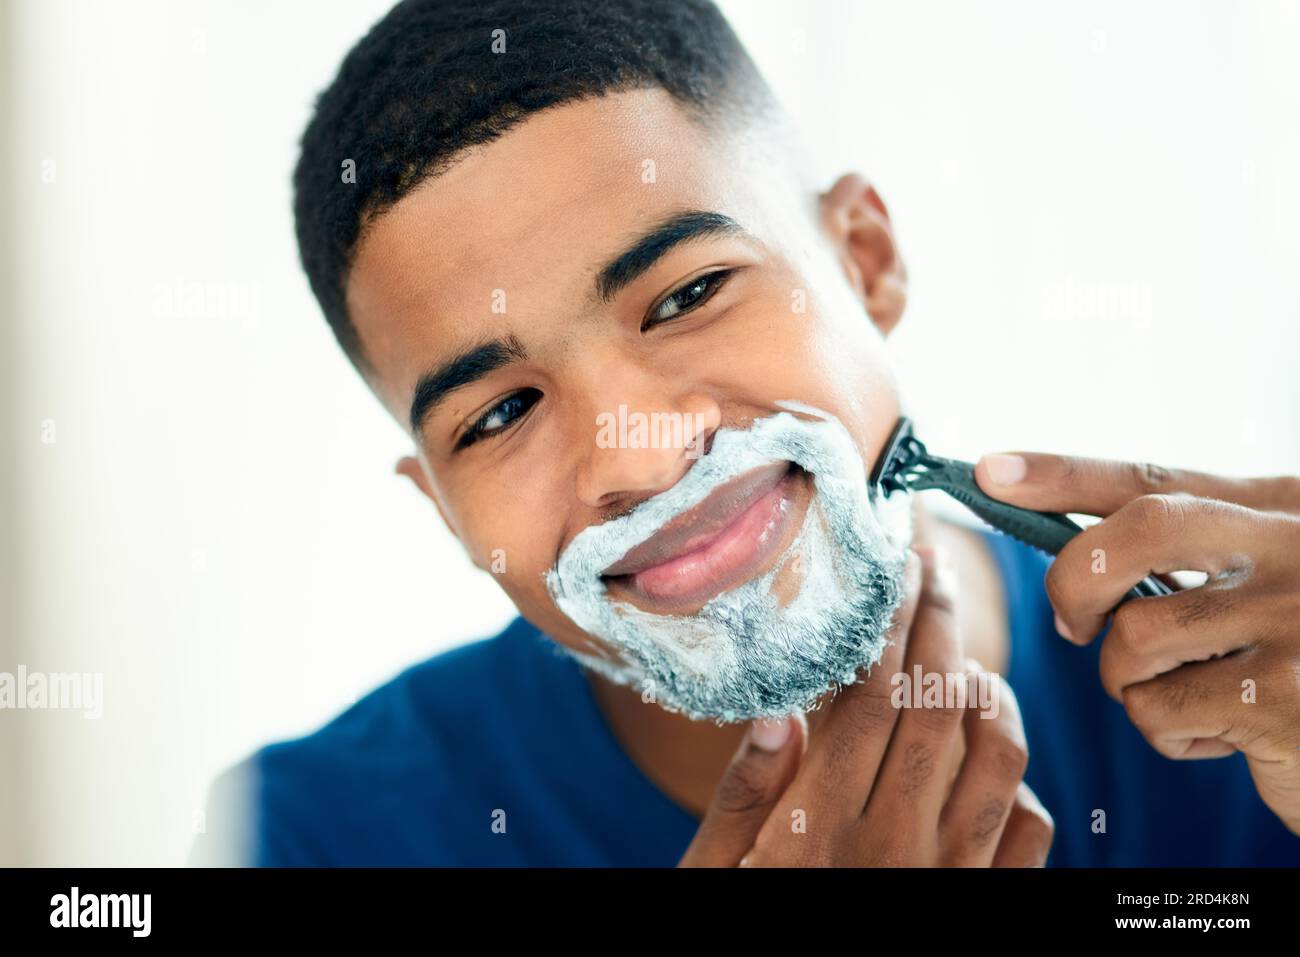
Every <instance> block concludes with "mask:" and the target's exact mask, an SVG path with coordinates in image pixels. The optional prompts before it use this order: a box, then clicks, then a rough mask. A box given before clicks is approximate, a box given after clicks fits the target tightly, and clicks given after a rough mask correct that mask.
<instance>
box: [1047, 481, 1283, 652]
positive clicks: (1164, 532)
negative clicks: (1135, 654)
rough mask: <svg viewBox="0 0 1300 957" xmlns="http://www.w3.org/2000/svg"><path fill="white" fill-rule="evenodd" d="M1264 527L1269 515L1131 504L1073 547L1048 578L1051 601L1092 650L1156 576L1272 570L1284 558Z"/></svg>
mask: <svg viewBox="0 0 1300 957" xmlns="http://www.w3.org/2000/svg"><path fill="white" fill-rule="evenodd" d="M1265 521H1267V514H1266V513H1260V512H1255V511H1252V510H1251V509H1248V508H1244V507H1242V506H1239V505H1233V504H1231V503H1229V502H1223V501H1216V500H1213V499H1204V498H1192V497H1190V496H1185V495H1146V496H1143V497H1141V498H1137V499H1134V500H1133V501H1131V502H1128V503H1127V504H1125V505H1124V506H1122V507H1121V508H1120V509H1119V510H1118V511H1116V512H1114V513H1113V514H1112V515H1110V516H1109V517H1108V518H1106V519H1105V520H1103V521H1101V522H1098V523H1097V524H1096V525H1093V526H1091V527H1089V528H1087V529H1085V530H1084V531H1082V532H1080V533H1079V534H1078V535H1076V536H1075V537H1074V538H1072V539H1071V540H1070V541H1069V542H1067V543H1066V545H1065V547H1064V548H1063V549H1061V552H1060V554H1059V555H1057V556H1056V560H1055V561H1054V562H1053V563H1052V567H1051V568H1050V569H1049V570H1048V573H1047V579H1046V582H1045V584H1046V587H1047V596H1048V598H1049V600H1050V601H1051V603H1052V607H1053V608H1055V609H1056V613H1057V615H1058V617H1059V619H1060V623H1061V624H1063V625H1064V631H1063V632H1062V633H1063V634H1064V635H1065V636H1066V637H1068V638H1069V639H1070V640H1071V641H1074V642H1075V643H1076V644H1087V643H1088V642H1089V641H1091V640H1092V639H1093V638H1094V637H1095V636H1096V634H1097V632H1098V631H1100V630H1101V628H1102V626H1103V625H1104V624H1105V623H1106V617H1107V615H1108V614H1109V613H1110V612H1111V610H1112V609H1113V608H1114V607H1115V606H1116V605H1117V604H1118V603H1119V602H1120V600H1121V599H1123V598H1124V596H1125V595H1126V594H1127V593H1128V591H1129V589H1131V588H1132V587H1133V586H1134V585H1136V584H1137V583H1138V582H1139V581H1141V580H1142V579H1143V578H1145V577H1146V576H1147V575H1150V574H1151V573H1153V572H1155V573H1163V572H1172V571H1179V570H1183V569H1188V570H1195V571H1203V572H1206V573H1207V574H1208V575H1210V576H1211V577H1214V576H1216V575H1221V574H1226V573H1228V572H1232V571H1240V570H1245V569H1248V568H1249V567H1251V566H1253V565H1254V564H1255V563H1257V562H1258V563H1265V564H1271V563H1273V562H1274V561H1276V560H1277V558H1278V557H1279V556H1275V555H1272V554H1271V550H1270V546H1269V544H1268V542H1267V539H1266V537H1263V536H1260V535H1259V534H1258V533H1259V530H1260V527H1261V523H1263V522H1265ZM1142 600H1143V601H1166V600H1167V599H1164V598H1160V599H1142ZM1058 627H1059V625H1058Z"/></svg>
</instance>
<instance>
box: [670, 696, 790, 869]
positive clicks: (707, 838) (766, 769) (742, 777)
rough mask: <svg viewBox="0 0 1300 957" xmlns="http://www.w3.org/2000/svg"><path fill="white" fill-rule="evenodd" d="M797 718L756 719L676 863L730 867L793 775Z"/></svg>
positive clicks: (747, 846)
mask: <svg viewBox="0 0 1300 957" xmlns="http://www.w3.org/2000/svg"><path fill="white" fill-rule="evenodd" d="M805 733H806V728H805V725H804V723H803V721H802V718H796V717H788V718H785V719H784V720H782V721H777V722H767V721H756V722H754V723H753V724H752V725H751V726H750V729H749V731H748V732H747V733H746V735H745V739H744V740H743V741H742V742H741V744H740V748H739V749H738V750H737V751H736V756H735V757H734V758H733V759H732V761H731V764H730V765H729V766H728V767H727V770H726V772H725V773H724V774H723V776H722V779H721V781H720V782H719V783H718V788H717V790H716V791H715V792H714V798H713V803H712V804H711V805H710V806H709V809H708V811H707V812H706V813H705V815H704V820H703V821H702V822H701V823H700V827H699V830H697V831H696V833H695V838H694V840H692V841H691V844H690V846H689V847H688V848H687V849H686V853H685V854H684V855H683V856H682V859H681V862H680V863H679V865H678V866H680V867H735V866H736V865H738V864H739V863H740V862H741V860H742V858H743V857H744V856H745V853H746V852H747V851H748V850H749V849H750V848H751V847H753V846H754V840H755V838H756V837H757V836H758V833H759V831H760V830H761V829H762V827H763V822H764V821H766V820H767V818H768V815H769V814H771V812H772V808H773V807H774V806H775V805H776V803H777V801H778V800H779V799H780V797H781V795H782V793H784V791H785V789H786V787H787V786H788V785H789V783H790V780H791V779H792V778H793V777H794V774H795V770H796V768H797V767H798V765H799V758H800V756H801V754H802V753H803V747H804V743H805Z"/></svg>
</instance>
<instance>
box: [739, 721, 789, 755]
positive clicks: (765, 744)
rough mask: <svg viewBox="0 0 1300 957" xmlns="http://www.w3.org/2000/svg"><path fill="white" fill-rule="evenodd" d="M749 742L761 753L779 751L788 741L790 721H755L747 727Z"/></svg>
mask: <svg viewBox="0 0 1300 957" xmlns="http://www.w3.org/2000/svg"><path fill="white" fill-rule="evenodd" d="M749 740H750V741H752V742H753V744H754V747H756V748H759V749H760V750H763V751H780V750H781V748H782V746H783V745H784V744H785V743H786V742H787V741H788V740H790V719H789V718H779V719H778V720H776V721H755V722H754V723H753V724H751V725H750V726H749Z"/></svg>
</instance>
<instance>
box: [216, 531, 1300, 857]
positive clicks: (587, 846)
mask: <svg viewBox="0 0 1300 957" xmlns="http://www.w3.org/2000/svg"><path fill="white" fill-rule="evenodd" d="M984 535H985V538H986V541H987V542H988V545H989V547H990V549H991V550H992V553H993V555H994V556H995V558H996V560H997V564H998V567H999V569H1000V570H1001V573H1002V580H1003V583H1004V587H1005V591H1006V599H1007V602H1006V604H1007V608H1008V611H1009V615H1010V634H1011V655H1010V665H1009V668H1008V673H1007V675H1006V678H1007V680H1008V682H1009V683H1010V685H1011V687H1012V689H1013V690H1014V691H1015V693H1016V696H1017V700H1018V701H1019V703H1020V708H1021V712H1022V715H1023V720H1024V723H1025V732H1026V735H1027V738H1028V742H1029V751H1030V760H1029V769H1028V771H1027V773H1026V780H1027V781H1028V783H1029V785H1030V787H1032V788H1033V789H1034V792H1035V793H1036V794H1037V795H1038V797H1039V799H1040V800H1041V801H1042V802H1043V805H1044V806H1045V807H1046V808H1047V809H1048V811H1050V812H1051V814H1052V816H1053V818H1054V819H1055V822H1056V840H1055V843H1054V845H1053V848H1052V852H1051V855H1050V857H1049V858H1048V864H1049V865H1063V866H1079V865H1094V866H1117V865H1118V866H1156V865H1210V866H1214V865H1292V866H1294V865H1297V864H1300V837H1297V836H1296V835H1294V834H1292V833H1291V832H1290V831H1288V830H1287V829H1286V827H1285V826H1283V824H1282V823H1281V822H1280V821H1279V820H1278V819H1277V817H1276V816H1275V815H1273V813H1272V812H1270V811H1269V810H1268V809H1267V808H1266V807H1265V806H1264V804H1263V802H1262V801H1261V800H1260V799H1259V796H1258V795H1257V794H1256V792H1255V788H1254V786H1253V784H1252V782H1251V777H1250V773H1249V769H1248V768H1247V765H1246V761H1245V758H1244V756H1242V755H1241V754H1234V755H1232V756H1231V757H1226V758H1217V759H1210V760H1201V761H1173V760H1170V759H1168V758H1165V757H1163V756H1161V755H1160V754H1159V753H1157V752H1156V751H1155V750H1154V749H1153V748H1152V747H1151V746H1150V745H1149V744H1147V742H1146V741H1145V740H1144V739H1143V738H1142V736H1141V734H1139V733H1138V731H1137V729H1136V728H1134V727H1133V725H1132V724H1131V723H1130V722H1129V719H1128V717H1127V715H1126V714H1125V713H1124V710H1123V708H1122V707H1121V706H1120V705H1119V704H1117V703H1116V702H1114V701H1112V700H1111V699H1110V698H1109V697H1108V696H1107V695H1106V693H1105V692H1104V691H1103V690H1102V687H1101V682H1100V680H1099V679H1098V672H1097V663H1098V653H1099V649H1100V646H1101V642H1100V641H1095V642H1093V643H1092V644H1091V645H1089V646H1088V647H1085V648H1079V647H1077V646H1075V645H1073V644H1071V643H1069V642H1067V641H1065V640H1063V639H1062V638H1060V637H1059V636H1058V635H1057V634H1056V630H1055V628H1054V626H1053V617H1052V610H1051V607H1050V606H1049V604H1048V602H1047V599H1046V596H1045V593H1044V591H1043V587H1042V581H1043V575H1044V573H1045V572H1046V569H1047V563H1048V559H1047V558H1046V557H1045V556H1044V555H1042V554H1041V553H1039V552H1036V551H1034V550H1033V549H1031V548H1028V547H1027V546H1024V545H1021V544H1020V543H1018V542H1016V541H1014V540H1012V539H1010V538H1007V537H1005V536H1003V535H1000V534H998V533H996V532H985V533H984ZM1098 811H1102V812H1104V824H1105V829H1104V832H1100V831H1099V830H1097V823H1098V822H1099V821H1100V820H1101V818H1100V817H1099V816H1098V815H1097V813H1096V812H1098ZM697 826H698V821H697V820H696V819H695V818H694V817H693V816H692V815H691V814H689V813H688V812H687V811H686V810H684V809H683V808H682V807H680V806H679V805H677V804H676V803H675V802H674V801H673V800H672V799H670V798H669V797H668V796H667V795H665V794H664V793H663V792H662V791H660V790H659V789H658V788H657V787H656V786H655V785H654V784H653V783H651V781H650V780H649V779H648V778H647V777H646V776H645V775H644V774H643V773H642V771H641V770H640V769H639V768H638V767H637V766H636V765H635V764H633V763H632V761H631V759H630V758H629V757H628V756H627V754H626V753H625V752H624V751H623V750H622V748H621V747H620V746H619V744H618V742H617V740H616V739H615V738H614V736H613V734H612V733H611V731H610V730H609V727H608V726H607V725H606V723H605V720H604V717H603V715H602V713H601V711H600V710H599V708H598V707H597V705H596V701H595V698H594V697H593V695H592V693H591V689H590V688H589V687H588V685H587V681H586V679H585V678H584V676H583V674H582V672H581V671H580V669H579V666H578V665H577V664H576V663H575V662H574V661H573V660H572V659H570V658H568V657H567V656H565V655H563V654H562V653H561V652H560V651H559V650H558V649H557V648H556V647H555V646H554V644H553V643H552V642H551V641H550V639H548V638H546V637H545V636H544V635H542V634H541V633H540V632H538V631H537V629H535V628H534V627H533V626H532V625H530V624H528V623H527V622H525V621H524V620H523V619H522V618H518V619H515V621H514V622H513V623H512V624H511V625H510V626H509V627H507V628H506V629H505V631H503V632H501V633H500V634H499V635H497V636H495V637H493V638H489V639H486V640H483V641H478V642H476V643H473V644H470V645H466V646H463V647H460V648H456V649H453V650H451V651H448V652H445V653H443V654H440V655H437V656H435V657H433V658H431V659H429V660H427V661H425V662H423V663H421V664H418V665H415V666H413V667H411V668H408V669H407V670H406V671H404V672H403V673H402V674H400V675H398V676H397V677H396V678H394V679H393V680H391V681H390V682H388V683H387V684H385V685H383V686H382V687H380V688H378V689H376V690H375V691H373V692H371V693H370V694H369V695H367V696H366V697H364V698H363V699H361V700H360V701H358V702H357V703H356V704H355V705H353V706H352V707H350V708H348V709H347V710H346V711H344V712H343V713H342V714H340V715H339V716H338V717H336V718H334V719H333V720H332V721H330V722H329V723H328V724H326V725H325V726H324V727H322V728H320V729H319V730H317V731H315V732H314V733H311V734H308V735H305V736H303V737H300V738H296V739H294V740H290V741H281V742H277V743H274V744H270V745H267V746H265V747H263V748H261V749H260V750H259V751H257V752H255V753H254V754H253V755H251V756H250V757H249V758H247V759H246V760H245V761H243V762H241V763H240V764H238V765H236V766H234V767H233V768H230V769H228V770H227V771H226V772H225V773H224V774H222V775H221V776H220V777H218V779H217V780H216V781H215V782H214V783H213V786H212V790H211V792H210V794H209V810H208V816H207V820H206V827H205V832H204V834H203V835H202V836H201V837H199V838H198V839H197V840H196V842H195V845H194V849H193V851H192V852H191V863H195V864H204V863H214V864H215V863H225V864H254V865H259V866H294V865H321V866H330V865H371V866H387V865H398V866H419V865H489V866H491V865H506V866H509V865H562V866H563V865H568V866H588V865H592V866H601V865H626V866H645V865H649V866H670V865H673V864H675V863H676V862H677V861H678V859H679V858H680V857H681V855H682V853H683V851H684V850H685V849H686V846H687V845H688V844H689V843H690V841H691V838H692V836H693V835H694V833H695V830H696V827H697Z"/></svg>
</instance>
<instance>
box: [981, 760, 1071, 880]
mask: <svg viewBox="0 0 1300 957" xmlns="http://www.w3.org/2000/svg"><path fill="white" fill-rule="evenodd" d="M1055 833H1056V824H1055V822H1054V821H1053V820H1052V815H1050V814H1048V813H1047V808H1045V807H1043V805H1042V802H1041V801H1039V800H1038V795H1037V794H1035V793H1034V792H1033V791H1032V790H1030V788H1029V785H1028V784H1025V783H1024V782H1023V781H1022V782H1021V783H1020V787H1019V788H1017V789H1016V803H1015V806H1014V807H1012V808H1011V816H1010V817H1009V818H1008V819H1007V826H1006V828H1005V829H1004V830H1003V832H1002V841H1001V843H999V844H998V850H997V853H996V854H994V855H993V866H994V867H1043V866H1044V865H1046V863H1047V854H1048V852H1049V851H1050V850H1051V849H1052V837H1053V836H1054V835H1055Z"/></svg>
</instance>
